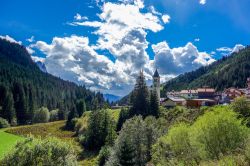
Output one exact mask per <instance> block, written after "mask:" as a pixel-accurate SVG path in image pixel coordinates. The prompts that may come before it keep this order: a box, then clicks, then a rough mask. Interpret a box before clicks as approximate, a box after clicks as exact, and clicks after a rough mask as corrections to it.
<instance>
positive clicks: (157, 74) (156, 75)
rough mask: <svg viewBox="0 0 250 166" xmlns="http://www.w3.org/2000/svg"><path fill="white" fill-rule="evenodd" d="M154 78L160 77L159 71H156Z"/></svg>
mask: <svg viewBox="0 0 250 166" xmlns="http://www.w3.org/2000/svg"><path fill="white" fill-rule="evenodd" d="M153 77H160V75H159V73H158V70H157V69H156V70H155V73H154V75H153Z"/></svg>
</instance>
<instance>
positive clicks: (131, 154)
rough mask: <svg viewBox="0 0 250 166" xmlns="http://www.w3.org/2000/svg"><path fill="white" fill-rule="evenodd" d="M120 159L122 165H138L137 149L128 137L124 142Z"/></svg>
mask: <svg viewBox="0 0 250 166" xmlns="http://www.w3.org/2000/svg"><path fill="white" fill-rule="evenodd" d="M118 160H119V164H120V165H121V166H135V165H136V163H135V150H134V148H133V146H132V145H131V143H130V142H129V141H128V140H127V139H125V140H124V141H123V142H122V145H121V149H120V154H119V156H118Z"/></svg>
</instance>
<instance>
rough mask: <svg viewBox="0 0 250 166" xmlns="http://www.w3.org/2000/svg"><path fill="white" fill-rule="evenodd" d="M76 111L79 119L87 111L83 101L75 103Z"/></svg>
mask: <svg viewBox="0 0 250 166" xmlns="http://www.w3.org/2000/svg"><path fill="white" fill-rule="evenodd" d="M76 110H77V113H78V115H79V117H81V116H82V114H83V113H84V112H86V111H87V109H86V104H85V100H84V99H81V100H78V101H77V103H76Z"/></svg>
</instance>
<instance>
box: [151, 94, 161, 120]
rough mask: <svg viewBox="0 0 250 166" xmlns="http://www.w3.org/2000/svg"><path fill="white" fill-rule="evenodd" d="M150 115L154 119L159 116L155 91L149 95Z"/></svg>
mask: <svg viewBox="0 0 250 166" xmlns="http://www.w3.org/2000/svg"><path fill="white" fill-rule="evenodd" d="M150 115H152V116H155V117H158V116H159V101H158V96H157V92H156V90H155V89H153V90H151V93H150Z"/></svg>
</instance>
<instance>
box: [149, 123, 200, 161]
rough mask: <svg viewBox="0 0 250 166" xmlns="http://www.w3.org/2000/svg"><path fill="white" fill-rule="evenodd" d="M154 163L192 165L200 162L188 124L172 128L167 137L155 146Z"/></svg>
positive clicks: (153, 151)
mask: <svg viewBox="0 0 250 166" xmlns="http://www.w3.org/2000/svg"><path fill="white" fill-rule="evenodd" d="M152 157H153V162H154V163H155V164H157V163H158V162H159V161H168V162H174V160H177V161H178V163H183V164H184V165H192V164H194V163H197V164H198V162H199V155H198V153H197V150H196V149H194V147H193V146H192V145H191V141H190V129H189V126H188V125H187V124H184V123H180V124H177V125H174V126H172V127H171V128H170V130H169V132H168V134H167V135H165V136H163V137H161V138H160V139H159V140H158V141H157V143H156V144H155V145H154V146H153V150H152Z"/></svg>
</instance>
